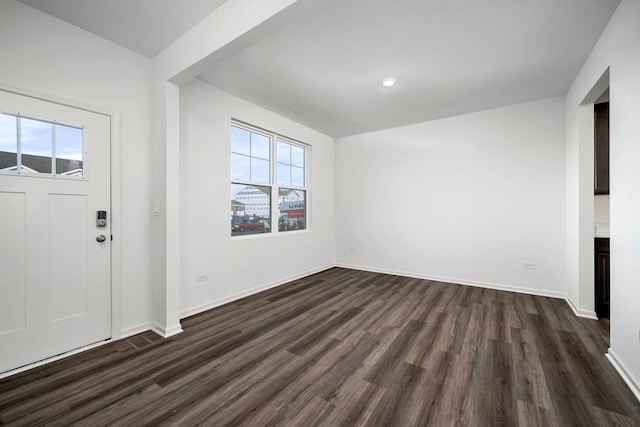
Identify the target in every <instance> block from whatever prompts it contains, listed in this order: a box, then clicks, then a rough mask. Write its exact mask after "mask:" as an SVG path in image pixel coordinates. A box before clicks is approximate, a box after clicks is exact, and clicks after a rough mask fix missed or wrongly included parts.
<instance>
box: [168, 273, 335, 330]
mask: <svg viewBox="0 0 640 427" xmlns="http://www.w3.org/2000/svg"><path fill="white" fill-rule="evenodd" d="M333 267H335V265H334V264H330V265H326V266H324V267H320V268H316V269H313V270H309V271H305V272H302V273H298V274H296V275H293V276H290V277H286V278H284V279H280V280H276V281H274V282H271V283H267V284H265V285H262V286H256V287H255V288H251V289H247V290H245V291H242V292H238V293H236V294H233V295H229V296H226V297H223V298H218V299H216V300H213V301H209V302H206V303H204V304H200V305H197V306H195V307H191V308H188V309H186V310H183V311H182V312H180V318H181V319H184V318H185V317H189V316H193V315H195V314H198V313H202V312H204V311H207V310H211V309H212V308H215V307H219V306H221V305H224V304H227V303H230V302H232V301H235V300H238V299H240V298H244V297H248V296H249V295H253V294H257V293H259V292H262V291H266V290H267V289H271V288H275V287H278V286H281V285H284V284H285V283H288V282H292V281H294V280H298V279H302V278H303V277H307V276H311V275H312V274H316V273H320V272H322V271H325V270H328V269H330V268H333Z"/></svg>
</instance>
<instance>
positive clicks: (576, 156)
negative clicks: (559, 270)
mask: <svg viewBox="0 0 640 427" xmlns="http://www.w3.org/2000/svg"><path fill="white" fill-rule="evenodd" d="M638 22H640V1H639V0H622V1H621V2H620V5H619V6H618V9H617V10H616V12H615V13H614V14H613V16H612V18H611V20H610V21H609V24H608V25H607V28H605V30H604V32H603V33H602V36H601V37H600V40H598V43H597V44H596V46H595V47H594V48H593V51H592V52H591V54H590V55H589V58H588V59H587V61H586V62H585V64H584V66H583V67H582V69H581V70H580V72H579V73H578V75H577V77H576V79H575V80H574V82H573V84H572V86H571V89H570V90H569V92H568V93H567V123H566V126H567V174H568V175H567V176H568V177H572V180H569V179H568V180H567V182H568V186H567V200H568V204H567V211H568V212H569V215H568V217H567V221H568V226H569V227H570V228H571V230H572V231H571V232H570V233H568V234H567V238H568V239H569V240H568V241H567V246H568V247H570V248H571V250H572V251H575V252H574V253H572V254H570V255H569V256H568V257H567V262H570V263H572V265H569V268H570V269H571V271H572V273H573V274H571V275H570V276H569V279H570V280H571V282H570V285H569V295H570V297H571V298H577V301H574V303H575V304H577V305H581V304H583V303H584V302H585V301H586V299H585V295H586V293H588V292H593V288H591V289H588V286H587V287H583V283H580V281H579V270H580V269H581V268H582V267H584V266H580V261H579V257H578V255H577V252H578V247H579V243H578V241H579V240H582V239H583V237H578V236H575V235H573V232H574V230H575V232H576V233H578V232H584V231H582V230H580V229H579V222H580V221H581V220H580V218H579V216H580V215H581V214H580V212H579V210H580V209H581V206H584V207H585V209H586V203H582V202H581V201H580V200H579V198H581V197H585V194H584V193H583V192H580V191H581V190H580V188H582V187H581V186H580V184H579V183H578V181H579V182H582V181H583V180H584V181H586V180H587V179H588V178H587V176H584V177H583V176H580V174H585V172H584V171H585V169H584V168H583V166H584V165H585V163H586V157H583V158H582V159H581V157H580V153H579V150H583V149H585V147H581V146H580V141H579V132H580V126H581V125H580V120H579V113H578V111H577V106H578V105H579V104H586V103H589V101H590V100H591V97H590V95H591V94H590V92H591V91H592V88H594V87H596V86H597V83H598V81H599V79H600V77H601V76H602V75H603V73H605V72H606V70H607V68H609V69H610V77H609V79H610V98H611V111H610V114H611V115H610V124H611V132H610V164H611V169H610V183H611V196H610V203H611V204H610V208H611V215H610V216H611V347H610V349H609V352H608V357H609V359H610V360H611V361H612V363H613V364H614V366H615V367H616V368H617V369H618V372H620V374H621V375H622V377H623V378H624V379H625V381H626V382H627V384H629V386H630V387H631V389H632V390H633V391H634V393H635V394H636V396H637V397H638V398H639V399H640V358H638V354H640V340H639V339H638V334H639V332H640V317H638V301H640V286H638V282H639V281H640V264H639V263H638V258H640V243H639V242H640V222H639V221H638V218H639V217H640V200H639V199H638V197H637V195H638V194H639V193H640V168H638V158H640V144H638V138H639V137H640V120H638V117H640V106H639V105H638V99H640V80H639V79H638V75H640V26H639V25H638ZM598 90H599V89H598ZM600 93H602V91H600ZM594 100H595V99H594ZM591 102H592V101H591ZM584 156H586V153H585V154H584ZM592 174H593V172H592V171H590V172H589V173H588V176H592ZM589 185H591V183H589ZM591 194H592V193H591ZM592 197H593V196H590V198H592ZM589 209H592V208H591V207H589ZM585 218H586V217H585ZM586 222H587V221H586V220H584V223H585V224H586ZM589 234H591V235H593V231H590V233H589ZM585 274H586V273H585ZM576 282H577V283H576Z"/></svg>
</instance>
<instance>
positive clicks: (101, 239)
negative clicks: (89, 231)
mask: <svg viewBox="0 0 640 427" xmlns="http://www.w3.org/2000/svg"><path fill="white" fill-rule="evenodd" d="M105 240H107V238H106V237H105V236H104V234H98V235H97V236H96V242H100V243H102V242H104V241H105Z"/></svg>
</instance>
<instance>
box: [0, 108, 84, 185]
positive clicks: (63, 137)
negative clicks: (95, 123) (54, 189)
mask: <svg viewBox="0 0 640 427" xmlns="http://www.w3.org/2000/svg"><path fill="white" fill-rule="evenodd" d="M84 171H85V162H84V150H83V129H82V128H81V127H77V126H70V125H65V124H61V123H58V122H52V121H47V120H40V119H35V118H30V117H25V116H22V115H18V114H10V113H4V112H0V173H9V174H16V175H45V176H46V175H48V176H51V177H54V178H84V175H85V174H84Z"/></svg>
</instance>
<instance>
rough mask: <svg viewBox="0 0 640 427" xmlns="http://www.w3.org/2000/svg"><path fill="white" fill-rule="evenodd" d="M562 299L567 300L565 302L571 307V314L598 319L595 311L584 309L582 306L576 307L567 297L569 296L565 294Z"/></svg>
mask: <svg viewBox="0 0 640 427" xmlns="http://www.w3.org/2000/svg"><path fill="white" fill-rule="evenodd" d="M564 299H565V301H567V304H569V307H571V310H572V311H573V314H575V315H576V316H578V317H584V318H585V319H592V320H598V316H597V315H596V312H595V311H591V310H584V309H582V308H578V307H576V306H575V305H574V304H573V301H571V298H569V296H565V297H564Z"/></svg>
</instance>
